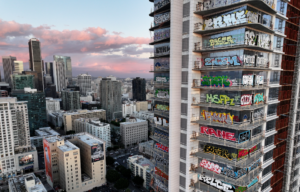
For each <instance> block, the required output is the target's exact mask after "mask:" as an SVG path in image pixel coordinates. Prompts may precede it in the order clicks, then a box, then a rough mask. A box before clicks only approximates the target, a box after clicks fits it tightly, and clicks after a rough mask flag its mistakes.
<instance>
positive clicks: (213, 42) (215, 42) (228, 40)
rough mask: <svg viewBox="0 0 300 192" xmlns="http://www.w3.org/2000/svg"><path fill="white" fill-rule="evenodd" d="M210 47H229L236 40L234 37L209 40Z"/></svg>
mask: <svg viewBox="0 0 300 192" xmlns="http://www.w3.org/2000/svg"><path fill="white" fill-rule="evenodd" d="M209 43H210V46H217V45H229V44H234V43H235V42H234V40H233V38H232V36H227V37H219V38H215V39H210V40H209Z"/></svg>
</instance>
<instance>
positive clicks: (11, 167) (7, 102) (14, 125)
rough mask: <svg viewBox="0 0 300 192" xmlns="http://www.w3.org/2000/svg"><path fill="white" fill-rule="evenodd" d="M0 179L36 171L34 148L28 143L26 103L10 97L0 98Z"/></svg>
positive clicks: (36, 159)
mask: <svg viewBox="0 0 300 192" xmlns="http://www.w3.org/2000/svg"><path fill="white" fill-rule="evenodd" d="M0 113H1V117H2V121H1V122H2V123H1V126H0V129H1V133H2V134H1V137H0V140H1V142H2V145H1V147H0V157H1V158H0V159H1V161H0V167H1V172H0V178H1V180H6V179H7V178H10V177H13V176H16V175H19V174H22V173H25V172H28V171H37V170H38V158H37V151H36V148H35V146H33V145H32V144H31V142H30V130H29V121H28V108H27V103H26V102H24V101H22V102H20V101H17V99H16V98H12V97H6V98H4V97H1V98H0Z"/></svg>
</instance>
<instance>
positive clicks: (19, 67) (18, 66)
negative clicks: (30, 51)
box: [13, 61, 24, 74]
mask: <svg viewBox="0 0 300 192" xmlns="http://www.w3.org/2000/svg"><path fill="white" fill-rule="evenodd" d="M22 71H24V67H23V61H14V71H13V73H17V74H21V73H22Z"/></svg>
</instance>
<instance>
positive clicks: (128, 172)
mask: <svg viewBox="0 0 300 192" xmlns="http://www.w3.org/2000/svg"><path fill="white" fill-rule="evenodd" d="M121 174H122V175H123V176H124V177H125V178H128V179H130V177H131V170H130V169H124V170H123V171H122V172H121Z"/></svg>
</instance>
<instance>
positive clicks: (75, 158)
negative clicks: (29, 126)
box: [44, 133, 106, 192]
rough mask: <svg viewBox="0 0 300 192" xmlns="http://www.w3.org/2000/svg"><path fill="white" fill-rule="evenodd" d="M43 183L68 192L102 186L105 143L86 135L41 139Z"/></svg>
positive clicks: (104, 166) (104, 170) (104, 180)
mask: <svg viewBox="0 0 300 192" xmlns="http://www.w3.org/2000/svg"><path fill="white" fill-rule="evenodd" d="M44 148H45V150H44V154H45V167H46V171H45V172H46V178H47V182H48V183H49V185H50V186H51V187H54V188H56V187H59V188H60V189H63V190H66V191H70V192H81V191H89V190H92V189H93V188H95V187H100V186H102V185H104V184H106V179H105V174H106V162H105V161H106V157H105V141H103V140H101V139H98V138H96V137H94V136H92V135H90V134H88V133H79V134H74V135H68V136H65V137H59V136H51V137H46V138H44Z"/></svg>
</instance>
